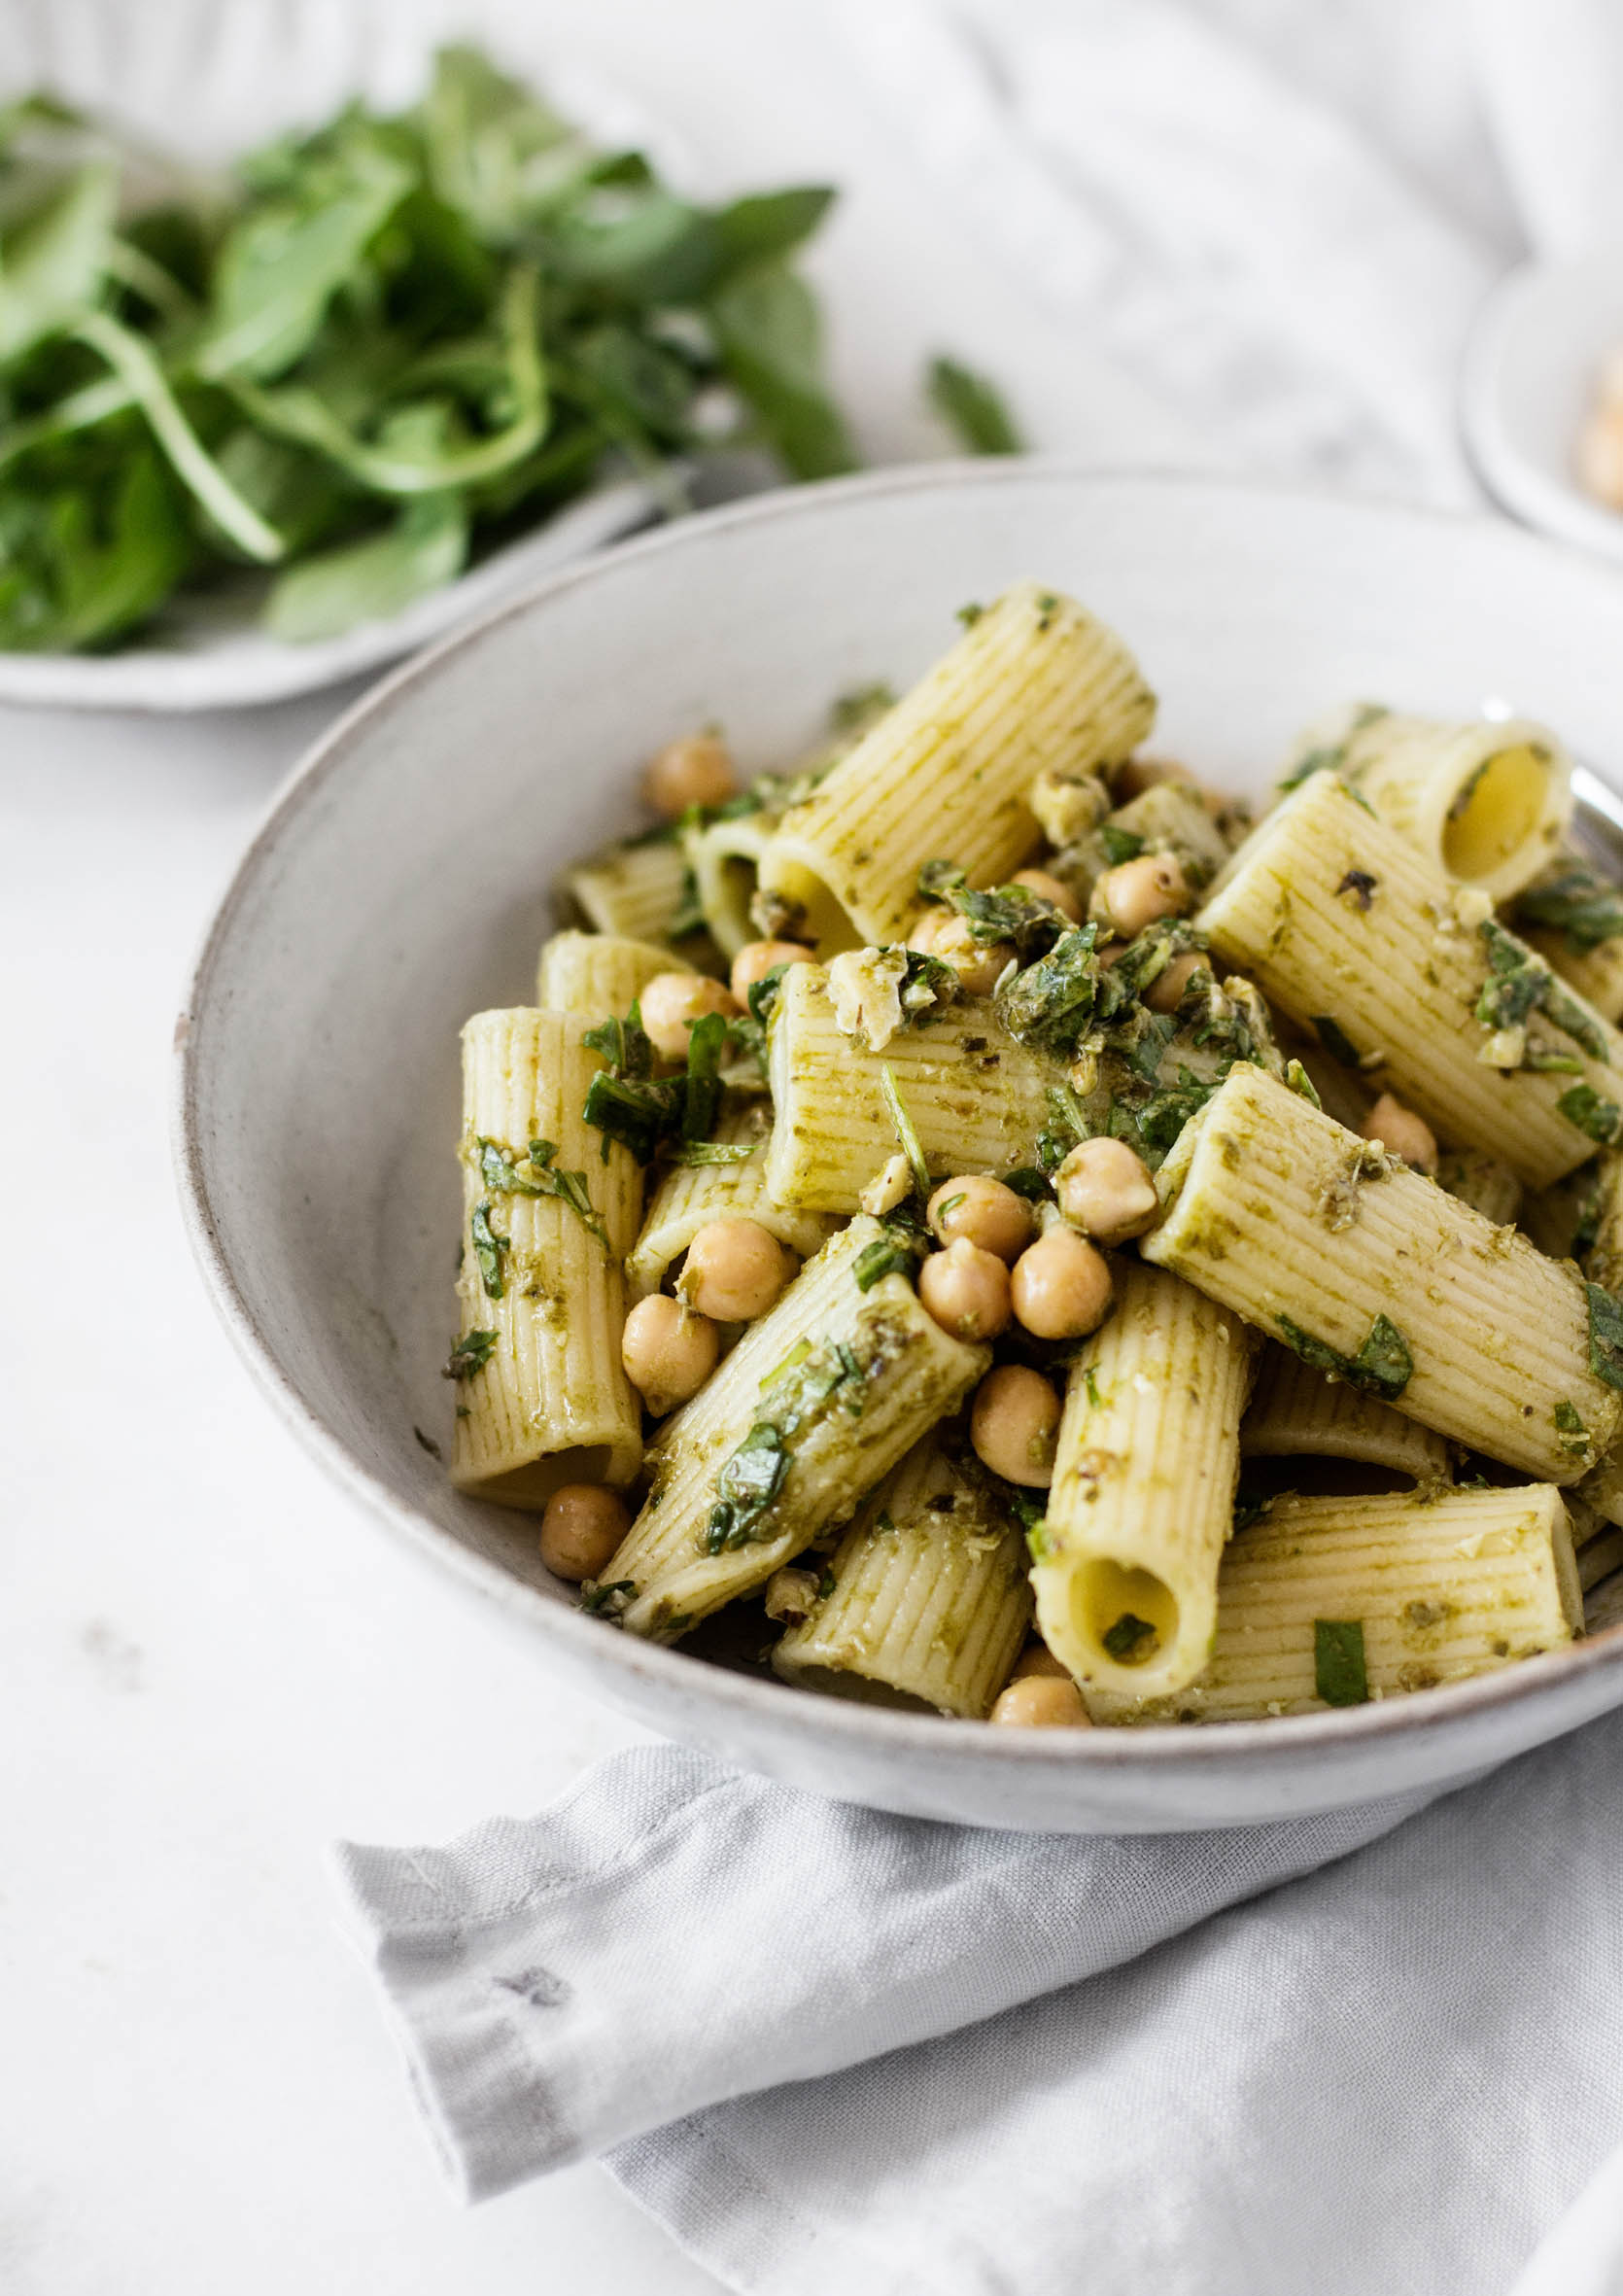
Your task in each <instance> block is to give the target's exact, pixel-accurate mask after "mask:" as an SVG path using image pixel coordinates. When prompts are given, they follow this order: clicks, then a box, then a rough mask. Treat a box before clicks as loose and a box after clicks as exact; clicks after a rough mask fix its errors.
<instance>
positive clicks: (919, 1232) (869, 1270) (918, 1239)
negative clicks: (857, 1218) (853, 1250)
mask: <svg viewBox="0 0 1623 2296" xmlns="http://www.w3.org/2000/svg"><path fill="white" fill-rule="evenodd" d="M881 1227H882V1228H883V1230H884V1234H883V1235H879V1236H876V1237H875V1239H874V1241H873V1242H872V1243H869V1244H864V1245H863V1247H862V1249H861V1251H859V1252H858V1253H857V1255H856V1258H855V1259H854V1260H853V1261H852V1262H851V1273H852V1274H853V1275H854V1276H855V1278H856V1288H857V1290H858V1291H859V1292H871V1291H872V1290H873V1288H874V1286H875V1284H877V1283H878V1282H879V1281H880V1280H881V1277H882V1276H886V1275H905V1276H906V1277H907V1278H908V1280H909V1282H910V1283H911V1282H912V1280H913V1278H914V1276H915V1274H916V1272H917V1270H918V1266H919V1263H920V1261H922V1260H923V1259H924V1258H925V1256H926V1255H927V1253H928V1252H929V1250H930V1243H931V1238H930V1236H929V1235H928V1234H927V1233H926V1232H925V1230H924V1229H923V1228H922V1227H921V1226H920V1225H919V1222H918V1220H917V1218H916V1216H915V1213H914V1212H913V1211H912V1209H911V1208H910V1207H909V1206H907V1205H905V1204H899V1205H898V1206H897V1208H896V1209H895V1211H893V1212H887V1213H886V1214H885V1216H884V1219H883V1220H882V1221H881Z"/></svg>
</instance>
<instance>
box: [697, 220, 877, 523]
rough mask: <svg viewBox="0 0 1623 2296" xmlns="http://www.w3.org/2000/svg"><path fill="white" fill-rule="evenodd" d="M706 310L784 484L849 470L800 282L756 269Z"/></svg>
mask: <svg viewBox="0 0 1623 2296" xmlns="http://www.w3.org/2000/svg"><path fill="white" fill-rule="evenodd" d="M707 309H708V316H709V319H710V323H711V325H712V327H713V328H714V330H715V337H716V344H717V348H718V349H719V351H720V354H721V363H722V366H723V368H724V370H725V371H726V373H727V375H728V376H729V377H730V379H731V380H732V382H733V383H734V385H735V386H736V387H737V389H738V391H739V393H740V395H741V397H742V399H743V400H745V402H746V404H747V405H748V406H749V407H750V408H751V409H752V410H753V412H754V415H755V418H756V421H757V423H758V425H759V427H760V431H761V435H762V436H763V437H764V438H765V440H766V443H767V444H768V445H769V446H770V447H771V448H772V450H773V452H774V453H775V454H776V455H777V458H778V460H779V461H780V462H781V463H782V465H783V467H784V469H785V470H787V471H788V472H789V474H790V476H791V477H794V478H833V477H837V476H838V475H839V473H840V472H841V471H843V470H855V469H856V467H857V460H858V458H857V453H856V448H855V446H854V445H853V444H852V442H851V437H850V434H849V433H848V432H847V430H846V424H845V419H844V417H843V416H842V415H841V413H840V410H839V408H838V407H837V406H836V405H835V403H834V401H833V400H832V399H830V398H829V396H828V394H827V391H826V390H825V388H824V385H823V380H822V356H821V343H820V339H819V336H820V330H819V327H818V323H817V308H816V305H815V303H814V302H813V301H812V299H811V291H810V289H809V288H808V287H807V286H806V284H805V282H804V281H803V280H800V279H798V278H796V276H795V274H794V273H793V272H792V271H787V270H785V269H783V268H782V266H781V265H779V264H777V263H766V264H762V265H761V266H760V267H759V268H757V269H755V270H751V271H747V272H745V273H743V274H742V275H741V276H740V277H739V278H737V279H734V280H732V281H730V282H729V283H728V284H727V285H726V286H724V287H723V288H722V289H721V290H720V291H719V293H718V294H716V295H715V296H713V297H712V298H711V300H710V301H709V303H708V305H707Z"/></svg>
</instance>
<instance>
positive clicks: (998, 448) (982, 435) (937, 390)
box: [925, 357, 1025, 454]
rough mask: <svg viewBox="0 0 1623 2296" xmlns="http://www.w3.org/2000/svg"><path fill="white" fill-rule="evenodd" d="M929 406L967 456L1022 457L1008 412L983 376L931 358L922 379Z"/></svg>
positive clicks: (1017, 434) (945, 361)
mask: <svg viewBox="0 0 1623 2296" xmlns="http://www.w3.org/2000/svg"><path fill="white" fill-rule="evenodd" d="M925 389H926V391H927V393H928V396H929V400H930V404H931V405H932V406H933V407H934V408H935V411H936V413H937V414H938V415H939V416H940V417H941V419H942V421H943V422H944V423H945V424H946V425H947V427H948V429H949V430H950V431H951V432H952V433H953V434H954V435H955V436H956V437H957V439H958V442H959V444H960V445H961V446H963V447H964V448H965V449H966V450H967V452H969V453H970V454H1023V453H1024V451H1025V448H1024V445H1023V443H1022V442H1021V439H1020V435H1019V432H1018V431H1017V430H1016V429H1015V426H1014V423H1013V421H1012V420H1011V418H1010V415H1009V410H1008V408H1007V407H1006V406H1005V405H1004V403H1003V401H1002V400H1001V399H1000V398H999V397H998V395H997V393H996V391H995V390H994V389H993V388H992V386H991V384H990V383H988V382H987V380H986V378H985V376H984V375H979V374H975V373H973V372H972V371H971V369H970V368H969V367H967V366H960V365H958V362H957V361H956V360H955V359H948V358H945V357H942V358H936V359H932V360H931V362H930V366H929V372H928V374H927V376H926V379H925Z"/></svg>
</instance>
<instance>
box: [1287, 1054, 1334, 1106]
mask: <svg viewBox="0 0 1623 2296" xmlns="http://www.w3.org/2000/svg"><path fill="white" fill-rule="evenodd" d="M1285 1081H1286V1083H1287V1084H1288V1085H1289V1086H1290V1088H1291V1090H1292V1091H1293V1092H1294V1093H1299V1094H1300V1095H1301V1096H1302V1098H1303V1099H1304V1100H1307V1101H1310V1102H1311V1104H1312V1105H1313V1106H1314V1107H1315V1108H1322V1107H1323V1106H1324V1104H1325V1103H1324V1102H1323V1100H1321V1099H1320V1097H1319V1088H1318V1086H1317V1085H1316V1084H1315V1083H1314V1081H1313V1079H1312V1077H1311V1076H1309V1075H1308V1073H1307V1070H1306V1069H1305V1068H1304V1067H1303V1066H1302V1064H1301V1062H1300V1061H1286V1063H1285Z"/></svg>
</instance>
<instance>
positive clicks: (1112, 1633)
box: [1099, 1611, 1156, 1666]
mask: <svg viewBox="0 0 1623 2296" xmlns="http://www.w3.org/2000/svg"><path fill="white" fill-rule="evenodd" d="M1155 1631H1156V1630H1155V1628H1154V1627H1153V1626H1152V1625H1151V1623H1150V1621H1149V1619H1148V1618H1134V1617H1133V1614H1132V1613H1131V1611H1123V1612H1122V1616H1121V1617H1120V1618H1118V1619H1117V1621H1116V1623H1115V1625H1114V1626H1107V1627H1106V1629H1105V1631H1104V1633H1103V1634H1102V1635H1101V1636H1100V1637H1099V1640H1100V1641H1101V1642H1102V1643H1103V1644H1104V1647H1105V1649H1106V1650H1107V1651H1108V1652H1110V1654H1111V1656H1112V1657H1113V1658H1114V1659H1115V1660H1116V1662H1117V1664H1118V1665H1119V1666H1134V1665H1136V1664H1137V1663H1138V1653H1139V1650H1140V1647H1141V1646H1142V1644H1143V1643H1144V1642H1145V1641H1146V1640H1147V1639H1148V1638H1150V1637H1152V1636H1154V1634H1155ZM1145 1655H1146V1657H1148V1656H1149V1652H1145Z"/></svg>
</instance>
